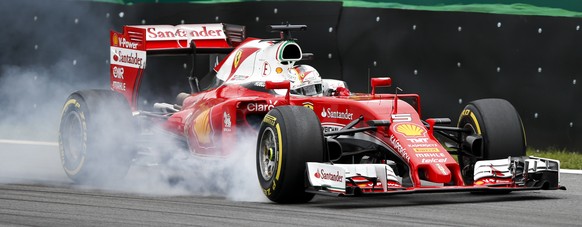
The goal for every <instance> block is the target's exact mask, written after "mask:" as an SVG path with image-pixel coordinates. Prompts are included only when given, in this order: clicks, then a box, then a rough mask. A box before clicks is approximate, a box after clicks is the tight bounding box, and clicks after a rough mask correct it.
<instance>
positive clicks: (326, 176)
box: [314, 169, 344, 182]
mask: <svg viewBox="0 0 582 227" xmlns="http://www.w3.org/2000/svg"><path fill="white" fill-rule="evenodd" d="M314 176H315V178H319V179H322V180H330V181H335V182H343V181H344V176H342V174H340V172H339V171H337V172H336V173H326V172H325V170H323V169H317V171H316V172H315V175H314Z"/></svg>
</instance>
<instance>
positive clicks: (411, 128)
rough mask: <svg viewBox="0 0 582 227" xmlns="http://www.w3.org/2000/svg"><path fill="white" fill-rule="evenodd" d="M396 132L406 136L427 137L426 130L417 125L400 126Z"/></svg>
mask: <svg viewBox="0 0 582 227" xmlns="http://www.w3.org/2000/svg"><path fill="white" fill-rule="evenodd" d="M395 129H396V132H398V133H400V134H402V135H405V136H425V135H426V129H425V128H424V127H421V126H418V125H416V124H399V125H397V126H396V127H395Z"/></svg>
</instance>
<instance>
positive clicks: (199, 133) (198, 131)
mask: <svg viewBox="0 0 582 227" xmlns="http://www.w3.org/2000/svg"><path fill="white" fill-rule="evenodd" d="M193 131H194V134H195V135H196V138H197V139H198V143H199V144H200V145H201V146H204V145H211V144H212V134H213V131H212V126H211V125H210V109H207V110H205V111H204V112H202V113H200V115H198V116H196V118H195V119H194V127H193Z"/></svg>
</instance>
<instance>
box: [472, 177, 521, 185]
mask: <svg viewBox="0 0 582 227" xmlns="http://www.w3.org/2000/svg"><path fill="white" fill-rule="evenodd" d="M511 183H513V181H512V180H511V178H509V179H498V178H481V179H479V180H477V181H475V184H476V185H483V184H511Z"/></svg>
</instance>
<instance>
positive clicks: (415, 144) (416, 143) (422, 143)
mask: <svg viewBox="0 0 582 227" xmlns="http://www.w3.org/2000/svg"><path fill="white" fill-rule="evenodd" d="M420 139H422V140H421V141H419V139H406V140H408V141H410V142H412V143H413V144H408V147H437V146H438V145H437V144H435V143H427V142H428V138H420Z"/></svg>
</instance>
